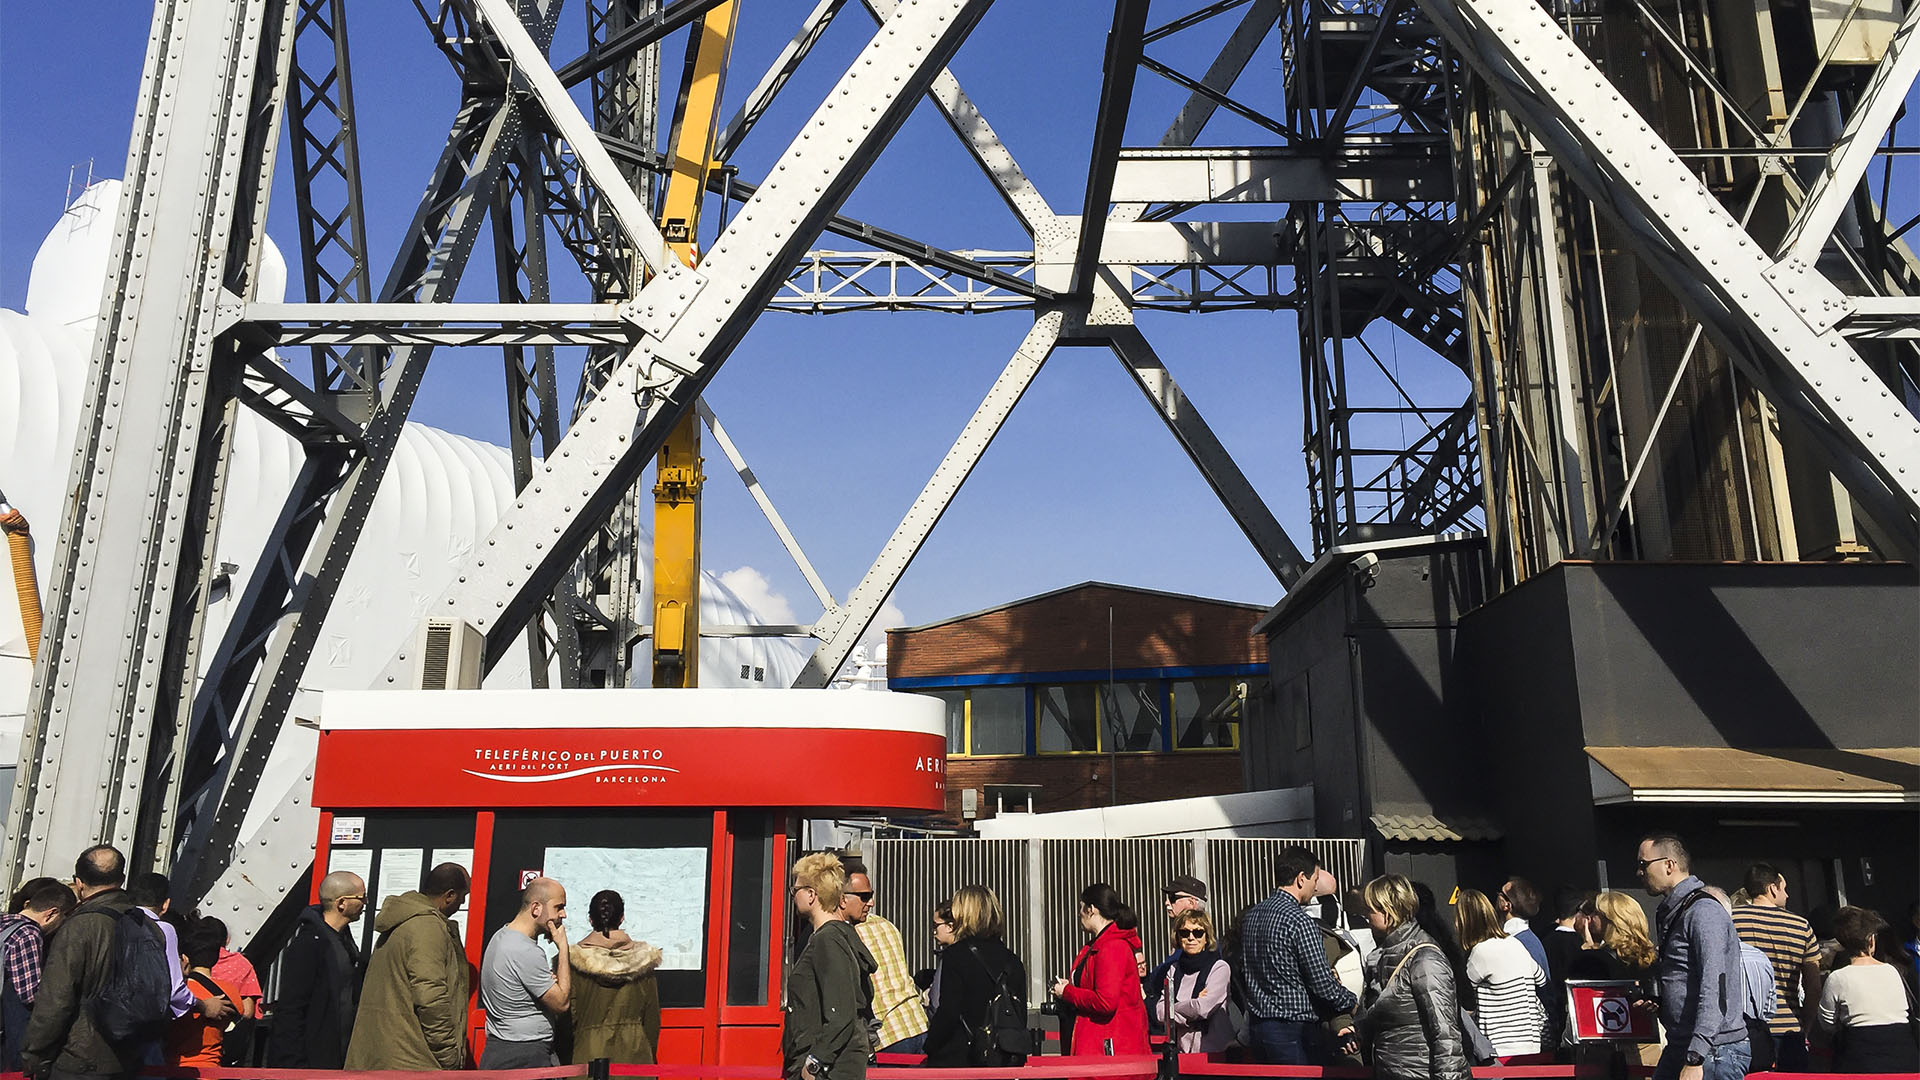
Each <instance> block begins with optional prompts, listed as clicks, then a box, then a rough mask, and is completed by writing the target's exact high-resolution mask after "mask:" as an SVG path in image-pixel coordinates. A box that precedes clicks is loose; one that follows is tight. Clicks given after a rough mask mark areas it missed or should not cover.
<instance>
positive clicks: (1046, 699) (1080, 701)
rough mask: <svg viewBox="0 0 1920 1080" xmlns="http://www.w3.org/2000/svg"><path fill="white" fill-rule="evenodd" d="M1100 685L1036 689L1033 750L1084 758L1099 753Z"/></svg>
mask: <svg viewBox="0 0 1920 1080" xmlns="http://www.w3.org/2000/svg"><path fill="white" fill-rule="evenodd" d="M1101 687H1102V684H1100V683H1067V684H1065V685H1060V686H1040V687H1035V688H1034V692H1033V712H1034V724H1035V725H1036V728H1037V730H1036V731H1035V733H1034V736H1035V737H1034V743H1035V746H1036V748H1037V749H1038V750H1039V751H1040V752H1041V753H1043V754H1086V753H1096V752H1098V751H1099V749H1100V696H1099V691H1100V689H1101Z"/></svg>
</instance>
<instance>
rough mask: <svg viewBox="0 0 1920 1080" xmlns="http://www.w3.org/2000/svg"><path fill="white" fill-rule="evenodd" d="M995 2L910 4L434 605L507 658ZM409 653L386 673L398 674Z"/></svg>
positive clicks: (668, 290)
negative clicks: (561, 579) (474, 630)
mask: <svg viewBox="0 0 1920 1080" xmlns="http://www.w3.org/2000/svg"><path fill="white" fill-rule="evenodd" d="M988 3H989V0H905V2H904V3H902V4H901V5H900V6H899V7H898V8H897V9H895V11H894V13H893V15H892V17H891V18H889V19H887V21H886V24H885V25H884V26H882V27H881V28H880V30H879V32H878V33H876V34H875V35H874V37H873V40H872V41H870V42H869V43H868V44H867V46H866V47H865V48H864V49H863V50H862V51H861V53H860V55H859V56H858V57H856V58H855V60H854V62H853V66H852V67H851V68H849V69H848V71H847V73H846V74H845V75H843V76H842V77H841V78H840V80H839V82H838V84H837V85H836V86H835V87H834V88H833V89H832V90H831V91H829V93H828V95H827V97H826V100H825V101H824V102H822V104H821V105H820V107H819V108H818V110H817V111H816V112H815V113H814V115H813V117H812V118H811V119H810V120H808V121H807V123H806V125H805V126H804V127H803V128H802V129H801V134H800V136H799V137H798V138H797V139H795V140H794V142H793V144H792V145H791V146H789V147H788V148H787V150H786V152H785V153H783V154H782V155H781V157H780V160H779V161H778V162H776V163H775V165H774V166H773V168H772V170H771V171H770V172H769V174H768V177H767V180H766V182H765V183H763V184H762V185H761V186H760V189H759V190H758V191H756V192H755V193H754V196H753V198H752V199H751V200H749V201H748V202H747V204H746V205H745V206H743V207H742V208H741V209H740V212H739V214H738V215H737V216H736V217H735V218H734V220H733V222H732V224H731V225H730V226H729V227H728V228H727V230H726V231H725V232H723V233H722V234H721V235H720V237H719V238H718V240H716V241H715V243H714V245H713V248H712V249H711V250H710V251H709V252H708V253H707V255H706V257H705V258H704V259H703V260H702V261H701V263H700V266H699V268H698V269H697V270H696V269H690V268H688V267H685V266H682V265H680V264H678V263H677V262H676V263H674V264H673V265H671V266H669V267H668V270H667V272H666V273H664V274H661V275H659V276H658V277H656V278H654V280H653V281H652V282H651V283H650V284H649V285H648V286H647V287H646V288H645V289H644V290H642V292H641V294H640V295H639V296H638V297H637V298H636V302H637V304H638V306H639V309H640V312H639V316H638V318H639V322H640V324H641V326H642V328H643V329H644V330H645V331H646V333H647V335H648V338H647V340H646V341H644V342H643V344H642V345H641V346H640V347H639V348H636V349H634V350H633V351H632V352H631V353H629V354H628V356H627V357H626V358H625V359H624V360H623V361H622V363H621V364H620V366H619V367H618V368H616V369H615V370H614V372H613V373H612V375H611V376H610V378H609V381H608V384H607V386H606V388H605V389H604V390H603V391H602V392H601V393H600V394H599V395H598V396H596V397H595V398H594V399H593V401H592V402H590V403H589V404H588V405H587V406H586V407H585V408H583V409H582V410H581V412H580V414H579V416H578V418H577V419H576V420H575V421H574V424H573V427H572V428H571V429H570V430H569V431H568V432H567V435H566V437H565V438H563V439H562V440H561V442H560V445H559V446H558V448H557V450H556V452H555V453H552V454H549V455H548V457H547V459H546V461H545V463H544V464H543V465H542V467H541V470H540V472H539V473H537V474H536V475H535V476H534V478H533V480H532V481H531V482H530V483H529V484H528V485H527V486H526V488H525V489H524V490H523V491H522V492H521V493H520V497H519V498H518V499H517V500H516V501H515V503H514V505H513V507H512V508H511V509H509V510H508V511H507V512H506V513H505V514H503V515H502V516H501V518H500V520H499V522H498V523H497V524H496V525H495V527H494V529H493V531H492V533H490V534H489V535H488V537H487V540H486V542H485V543H484V544H482V545H481V547H480V550H479V552H478V554H476V556H475V557H474V559H473V561H472V562H471V563H470V564H469V565H468V566H466V567H465V568H464V569H463V570H462V572H461V573H459V574H458V575H456V578H455V581H454V582H453V583H452V584H451V586H450V587H449V588H448V589H447V591H446V592H445V593H444V594H443V595H442V596H441V597H440V598H439V599H438V600H437V601H436V602H435V603H433V604H431V605H429V610H431V611H433V612H435V613H436V614H439V615H444V616H448V617H452V618H458V619H464V620H466V621H467V622H468V623H471V624H472V625H474V626H475V627H478V628H479V629H480V630H482V631H483V632H484V633H485V634H486V636H487V657H488V662H489V664H491V663H492V662H493V661H495V660H497V659H498V658H499V657H500V656H501V655H503V654H504V653H505V651H506V650H507V649H508V648H510V647H512V645H513V644H514V642H515V641H516V640H517V638H518V636H519V632H520V629H521V627H523V626H525V625H526V622H527V620H528V619H529V618H531V617H532V616H533V614H534V612H535V611H536V610H537V609H538V607H539V606H540V604H541V603H542V602H543V601H544V598H545V597H546V596H547V595H548V594H549V593H550V592H551V590H552V587H553V585H554V583H555V582H556V581H557V580H558V578H559V576H560V574H562V573H563V572H564V571H565V568H566V567H567V566H568V565H569V564H570V563H571V562H572V560H573V558H574V556H575V555H576V553H578V552H579V550H580V549H581V547H582V546H583V545H584V544H585V543H586V541H587V539H588V538H589V537H590V536H591V535H592V534H593V531H594V530H595V529H597V528H599V526H600V523H601V522H602V521H604V520H605V517H606V514H607V512H608V511H609V510H610V509H611V508H612V506H613V505H614V504H615V503H616V502H618V500H619V499H620V498H621V497H622V496H623V495H624V494H625V493H626V492H627V491H628V490H629V489H630V488H631V486H632V483H633V480H634V478H635V477H636V476H637V475H639V473H640V471H641V469H642V468H643V467H644V465H645V464H646V462H648V461H650V460H652V458H653V455H654V454H655V453H656V452H657V451H658V450H659V448H660V444H661V442H662V441H663V440H664V439H665V437H666V435H667V433H668V432H669V431H670V430H671V429H672V428H673V425H674V424H676V423H677V422H679V420H680V419H681V418H682V417H684V416H686V415H688V414H689V413H690V412H691V411H692V410H693V408H694V403H695V401H696V400H698V398H699V395H700V392H701V390H702V389H703V388H704V387H705V385H706V383H707V382H708V381H709V380H710V379H712V377H713V375H714V373H715V372H716V371H717V370H718V369H719V367H720V365H721V363H722V362H724V360H725V359H726V357H727V355H728V354H729V352H730V351H731V350H732V349H733V347H734V345H735V344H736V343H737V342H738V341H739V340H740V338H741V336H742V335H744V334H745V333H746V331H747V328H748V327H749V326H751V325H752V323H753V321H754V319H755V318H756V317H757V316H758V315H759V313H760V311H761V309H762V308H763V307H764V306H765V304H766V302H767V300H768V299H769V298H770V297H772V295H773V294H774V293H775V292H776V291H777V290H778V289H779V287H780V285H781V283H782V282H783V281H784V280H785V278H786V275H787V273H788V271H789V269H790V268H791V267H792V265H793V263H794V262H795V260H797V259H798V258H799V257H800V255H801V253H802V252H803V251H804V250H805V247H806V245H807V243H808V242H809V241H810V240H812V238H813V237H814V236H815V235H817V234H818V233H819V231H820V229H821V228H822V226H824V225H825V224H826V222H827V220H828V219H829V218H830V217H831V216H832V215H833V214H834V213H835V211H837V210H838V209H839V206H840V204H841V203H842V202H843V201H844V200H845V199H846V197H847V195H848V194H849V193H850V192H851V191H852V189H853V186H854V184H855V183H857V182H858V181H859V178H860V177H861V175H862V174H864V172H865V171H866V169H867V167H868V166H869V165H871V163H872V162H873V160H874V158H875V157H876V156H877V155H878V154H879V152H880V150H881V148H882V147H883V146H884V145H885V143H886V141H887V139H888V138H890V137H891V136H892V134H893V133H894V132H895V131H896V130H898V128H899V126H900V124H901V123H902V122H903V121H904V120H905V119H906V117H907V114H908V113H909V112H910V111H911V109H912V107H913V105H914V103H915V101H916V100H917V99H918V97H919V96H920V95H921V94H922V93H924V92H925V91H926V89H927V86H928V84H929V83H930V82H932V80H933V78H934V77H935V75H936V74H937V73H938V72H939V71H940V69H941V68H942V67H943V66H944V65H945V64H946V62H947V60H948V59H949V58H950V57H951V56H952V55H953V53H954V51H955V50H956V49H958V47H959V45H960V43H961V41H963V40H964V39H965V37H966V35H967V32H968V31H969V30H971V29H972V27H973V24H974V23H975V21H977V20H978V19H979V17H980V15H981V14H982V13H984V12H985V10H986V8H987V6H988ZM406 670H407V665H406V654H405V653H404V652H403V653H401V654H400V655H399V656H397V657H396V658H395V659H394V661H393V662H392V663H390V664H389V665H388V666H387V668H386V671H385V673H384V675H383V676H382V678H381V680H380V682H381V683H382V684H384V685H393V684H395V683H398V682H399V681H400V680H401V678H402V677H403V675H404V672H405V671H406Z"/></svg>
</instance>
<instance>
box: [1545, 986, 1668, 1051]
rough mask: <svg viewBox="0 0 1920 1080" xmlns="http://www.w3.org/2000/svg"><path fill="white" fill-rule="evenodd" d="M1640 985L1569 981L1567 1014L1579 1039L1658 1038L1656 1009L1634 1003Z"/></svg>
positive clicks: (1643, 1039) (1609, 1040) (1574, 1033)
mask: <svg viewBox="0 0 1920 1080" xmlns="http://www.w3.org/2000/svg"><path fill="white" fill-rule="evenodd" d="M1639 995H1640V988H1639V986H1638V985H1637V984H1635V983H1632V982H1613V981H1607V982H1598V981H1596V982H1583V981H1579V980H1571V981H1569V982H1568V983H1567V1015H1568V1016H1569V1017H1571V1018H1572V1019H1573V1037H1574V1038H1575V1039H1576V1040H1578V1041H1580V1042H1616V1041H1617V1042H1645V1043H1650V1042H1653V1041H1655V1040H1656V1039H1657V1038H1658V1035H1657V1034H1656V1032H1655V1029H1654V1017H1653V1010H1652V1009H1651V1008H1649V1007H1647V1006H1644V1005H1643V1006H1638V1007H1636V1006H1635V1004H1634V999H1635V998H1636V997H1638V996H1639Z"/></svg>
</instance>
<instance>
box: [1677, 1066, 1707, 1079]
mask: <svg viewBox="0 0 1920 1080" xmlns="http://www.w3.org/2000/svg"><path fill="white" fill-rule="evenodd" d="M1706 1073H1707V1067H1706V1066H1705V1065H1682V1066H1681V1067H1680V1080H1700V1078H1701V1077H1703V1076H1705V1075H1706Z"/></svg>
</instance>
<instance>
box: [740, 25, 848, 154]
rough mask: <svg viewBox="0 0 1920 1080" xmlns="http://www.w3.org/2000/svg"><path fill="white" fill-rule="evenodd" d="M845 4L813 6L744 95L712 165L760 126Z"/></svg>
mask: <svg viewBox="0 0 1920 1080" xmlns="http://www.w3.org/2000/svg"><path fill="white" fill-rule="evenodd" d="M846 2H847V0H820V2H819V3H817V4H815V5H814V7H813V11H812V12H811V13H809V14H808V15H807V18H806V21H804V22H802V23H801V24H800V29H799V30H798V31H796V32H795V33H794V35H793V39H792V40H791V41H789V42H787V44H786V47H785V48H783V49H781V50H780V55H779V56H776V57H774V59H773V63H772V64H771V65H769V66H768V67H767V71H766V74H764V75H762V76H760V81H759V82H758V83H756V84H754V87H753V92H752V93H750V94H748V95H747V100H746V101H745V102H743V103H742V104H741V106H740V111H739V112H737V113H734V114H733V119H732V120H729V121H728V122H727V130H726V131H724V132H722V133H721V135H720V141H719V143H718V144H717V145H718V146H719V149H718V150H716V151H714V155H713V159H714V160H715V161H729V160H732V158H733V152H734V151H735V150H738V149H739V148H740V143H741V142H742V141H744V140H745V139H746V137H747V133H748V132H750V131H752V130H753V125H755V124H757V123H759V122H760V117H761V116H762V115H763V114H765V113H766V111H767V106H769V105H772V104H773V99H774V98H775V97H777V96H779V94H780V88H781V87H783V86H785V85H787V80H788V79H791V78H793V73H794V71H795V70H796V69H798V68H799V67H800V62H801V61H802V60H805V59H806V58H807V54H808V53H810V52H812V51H813V45H814V42H817V41H819V40H820V35H821V34H824V33H826V31H827V25H828V24H829V23H831V22H833V17H834V16H835V15H837V14H839V12H840V6H841V5H842V4H845V3H846Z"/></svg>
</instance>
